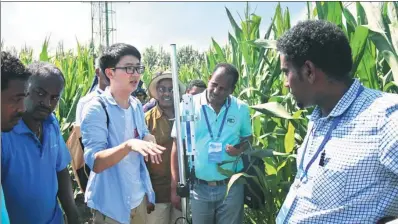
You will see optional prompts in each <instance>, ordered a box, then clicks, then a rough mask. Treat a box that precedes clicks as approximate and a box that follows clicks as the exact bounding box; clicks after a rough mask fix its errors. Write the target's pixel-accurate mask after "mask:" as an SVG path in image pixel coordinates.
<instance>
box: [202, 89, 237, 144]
mask: <svg viewBox="0 0 398 224" xmlns="http://www.w3.org/2000/svg"><path fill="white" fill-rule="evenodd" d="M230 106H231V99H230V98H229V97H228V106H227V109H225V113H224V117H223V119H222V123H221V126H220V129H219V130H218V135H217V139H219V138H220V136H221V132H222V130H223V128H224V123H225V118H227V114H228V109H229V107H230ZM202 110H203V114H204V115H205V120H206V125H207V129H208V130H209V134H210V137H211V139H214V135H213V132H212V130H211V127H210V123H209V118H208V117H207V112H206V108H205V105H202Z"/></svg>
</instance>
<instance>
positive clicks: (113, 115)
mask: <svg viewBox="0 0 398 224" xmlns="http://www.w3.org/2000/svg"><path fill="white" fill-rule="evenodd" d="M140 62H141V54H140V52H139V51H138V50H137V49H136V48H135V47H133V46H131V45H128V44H122V43H118V44H114V45H112V46H110V47H109V48H108V49H107V50H106V51H105V52H104V53H103V55H102V56H101V57H100V67H101V70H102V71H103V72H104V73H105V75H106V78H107V79H108V80H109V81H110V86H109V87H108V88H107V89H106V90H105V92H104V93H103V94H101V95H100V96H99V97H97V98H95V99H92V100H91V101H90V102H89V103H88V104H87V105H86V106H85V107H84V109H83V116H82V122H81V131H82V139H83V144H84V147H85V152H84V160H85V162H86V164H87V165H88V166H89V167H90V169H91V174H90V177H89V181H88V184H87V189H86V192H85V198H86V202H87V205H88V207H90V208H92V209H93V210H94V223H95V224H102V223H104V224H105V223H123V224H127V223H134V224H140V223H142V224H145V222H146V214H147V212H148V213H150V212H151V211H152V210H153V209H154V203H155V194H154V191H153V189H152V184H151V180H150V176H149V173H148V170H147V168H146V164H145V161H144V157H145V159H148V157H151V160H152V162H153V161H155V156H156V157H158V158H159V157H160V154H161V153H162V151H163V150H165V148H164V147H162V146H159V145H157V144H156V140H155V138H154V137H153V136H152V135H150V134H149V132H148V128H147V126H146V124H145V120H144V112H143V110H142V105H141V103H140V102H139V101H138V100H137V99H135V98H134V97H132V96H131V93H132V92H133V91H134V90H135V89H136V88H137V85H138V83H139V81H140V78H141V74H143V72H144V66H143V65H142V64H141V63H140ZM101 104H103V105H104V107H105V109H104V108H103V106H102V105H101ZM147 203H148V205H147Z"/></svg>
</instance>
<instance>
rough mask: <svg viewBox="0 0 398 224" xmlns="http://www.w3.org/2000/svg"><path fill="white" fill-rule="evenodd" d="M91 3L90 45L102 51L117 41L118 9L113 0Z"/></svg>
mask: <svg viewBox="0 0 398 224" xmlns="http://www.w3.org/2000/svg"><path fill="white" fill-rule="evenodd" d="M90 4H91V44H90V47H91V48H92V50H93V51H94V49H99V51H102V50H103V48H104V47H109V45H111V44H113V42H114V41H115V37H114V35H116V28H115V27H114V24H115V23H116V22H115V20H116V18H115V14H116V11H115V10H113V8H112V3H111V2H90Z"/></svg>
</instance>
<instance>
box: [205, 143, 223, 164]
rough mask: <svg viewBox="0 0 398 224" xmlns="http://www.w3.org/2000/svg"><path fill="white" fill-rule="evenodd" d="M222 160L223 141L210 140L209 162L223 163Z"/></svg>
mask: <svg viewBox="0 0 398 224" xmlns="http://www.w3.org/2000/svg"><path fill="white" fill-rule="evenodd" d="M221 161H222V143H221V142H210V143H209V152H208V162H209V163H221Z"/></svg>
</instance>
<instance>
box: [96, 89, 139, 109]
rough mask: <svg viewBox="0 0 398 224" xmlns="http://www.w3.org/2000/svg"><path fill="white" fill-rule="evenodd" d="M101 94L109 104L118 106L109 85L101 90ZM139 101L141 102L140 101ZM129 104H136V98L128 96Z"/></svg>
mask: <svg viewBox="0 0 398 224" xmlns="http://www.w3.org/2000/svg"><path fill="white" fill-rule="evenodd" d="M101 95H102V96H104V98H105V99H106V101H108V102H109V103H110V104H112V105H115V106H118V104H117V102H116V100H115V98H113V96H112V94H111V91H110V88H109V86H108V87H106V88H105V91H104V92H103V94H101ZM140 103H141V102H140ZM129 104H130V105H131V106H133V107H135V106H136V105H137V104H138V99H136V98H134V97H132V96H129Z"/></svg>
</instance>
